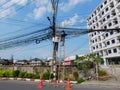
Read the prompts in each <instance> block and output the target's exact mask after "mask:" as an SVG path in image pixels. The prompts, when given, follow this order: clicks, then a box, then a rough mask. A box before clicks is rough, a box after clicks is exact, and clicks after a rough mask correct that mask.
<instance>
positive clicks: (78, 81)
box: [77, 78, 85, 83]
mask: <svg viewBox="0 0 120 90" xmlns="http://www.w3.org/2000/svg"><path fill="white" fill-rule="evenodd" d="M84 81H85V80H84V79H83V78H80V79H79V80H77V83H82V82H84Z"/></svg>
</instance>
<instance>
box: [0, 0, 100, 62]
mask: <svg viewBox="0 0 120 90" xmlns="http://www.w3.org/2000/svg"><path fill="white" fill-rule="evenodd" d="M100 2H102V0H59V5H58V12H57V18H56V24H57V25H59V26H60V25H62V26H64V27H74V28H81V29H84V28H85V29H86V28H87V26H86V19H87V17H88V16H89V15H90V14H91V13H92V11H93V10H95V8H96V7H97V6H98V5H99V4H100ZM47 17H50V18H52V10H51V0H0V40H3V39H4V38H10V37H14V36H17V35H19V34H24V33H29V32H32V31H36V30H39V29H42V28H46V27H49V26H50V25H51V24H50V22H49V21H48V20H47ZM52 47H53V44H52V40H47V41H44V42H41V43H40V44H36V43H32V44H30V45H27V46H19V47H15V48H10V49H5V50H0V57H1V58H7V59H10V58H11V55H13V56H14V59H15V60H18V59H19V60H21V59H30V58H35V57H36V58H48V57H51V56H52ZM86 53H89V41H88V35H81V36H77V37H74V38H70V39H66V42H65V56H66V57H69V56H72V55H80V54H86Z"/></svg>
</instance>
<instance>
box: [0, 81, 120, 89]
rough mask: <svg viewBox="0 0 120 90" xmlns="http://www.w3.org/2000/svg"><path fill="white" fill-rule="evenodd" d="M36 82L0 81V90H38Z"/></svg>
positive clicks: (91, 87) (49, 87) (74, 87)
mask: <svg viewBox="0 0 120 90" xmlns="http://www.w3.org/2000/svg"><path fill="white" fill-rule="evenodd" d="M37 86H38V82H27V81H12V80H10V81H7V80H2V81H0V90H40V89H39V88H38V87H37ZM41 90H65V87H63V86H58V87H53V86H52V85H51V86H48V85H45V86H44V88H42V89H41ZM72 90H120V88H114V87H99V86H89V85H87V86H83V85H73V86H72Z"/></svg>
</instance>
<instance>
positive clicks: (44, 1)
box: [34, 0, 49, 7]
mask: <svg viewBox="0 0 120 90" xmlns="http://www.w3.org/2000/svg"><path fill="white" fill-rule="evenodd" d="M48 3H49V0H36V1H35V2H34V4H35V5H36V6H37V7H40V6H44V5H46V4H48Z"/></svg>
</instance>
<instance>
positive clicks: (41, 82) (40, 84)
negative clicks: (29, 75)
mask: <svg viewBox="0 0 120 90" xmlns="http://www.w3.org/2000/svg"><path fill="white" fill-rule="evenodd" d="M38 88H43V81H42V78H40V83H39V84H38Z"/></svg>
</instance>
